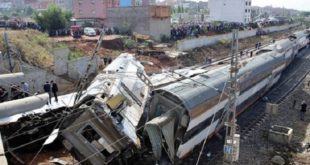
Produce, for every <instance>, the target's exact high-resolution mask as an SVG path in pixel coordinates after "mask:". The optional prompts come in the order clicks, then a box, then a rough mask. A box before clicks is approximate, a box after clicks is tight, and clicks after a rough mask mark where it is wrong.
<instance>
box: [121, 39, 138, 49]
mask: <svg viewBox="0 0 310 165" xmlns="http://www.w3.org/2000/svg"><path fill="white" fill-rule="evenodd" d="M123 43H124V46H125V48H127V49H132V48H134V47H135V46H136V42H135V40H133V39H131V38H129V37H124V38H123Z"/></svg>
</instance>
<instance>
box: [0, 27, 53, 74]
mask: <svg viewBox="0 0 310 165" xmlns="http://www.w3.org/2000/svg"><path fill="white" fill-rule="evenodd" d="M7 33H8V35H9V40H10V42H11V43H12V48H13V49H15V50H18V52H20V54H21V58H22V59H23V60H24V61H26V62H28V63H30V64H33V65H35V66H38V67H41V68H49V67H50V66H51V65H52V64H53V56H52V53H51V52H52V50H53V46H55V44H52V42H51V41H50V39H49V38H48V36H47V35H46V34H44V33H41V32H38V31H36V30H25V31H7ZM3 44H4V43H3V31H2V32H0V47H2V48H3Z"/></svg>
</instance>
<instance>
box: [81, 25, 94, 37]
mask: <svg viewBox="0 0 310 165" xmlns="http://www.w3.org/2000/svg"><path fill="white" fill-rule="evenodd" d="M84 34H85V35H86V36H96V31H95V29H94V28H91V27H86V28H84Z"/></svg>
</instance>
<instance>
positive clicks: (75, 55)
mask: <svg viewBox="0 0 310 165" xmlns="http://www.w3.org/2000/svg"><path fill="white" fill-rule="evenodd" d="M83 56H84V53H83V52H82V51H81V50H79V49H76V48H75V49H70V54H69V60H70V61H71V60H75V59H78V58H81V57H83Z"/></svg>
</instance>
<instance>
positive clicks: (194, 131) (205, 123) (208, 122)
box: [183, 115, 214, 143]
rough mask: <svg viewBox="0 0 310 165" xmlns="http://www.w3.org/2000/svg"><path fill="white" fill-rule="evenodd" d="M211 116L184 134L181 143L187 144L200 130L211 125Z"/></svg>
mask: <svg viewBox="0 0 310 165" xmlns="http://www.w3.org/2000/svg"><path fill="white" fill-rule="evenodd" d="M213 116H214V115H212V116H210V117H208V118H207V119H206V120H204V121H202V122H201V123H200V124H198V125H197V126H196V127H194V128H192V129H191V130H189V131H188V132H186V133H185V136H184V138H183V143H185V142H187V141H188V140H190V139H191V138H193V137H194V136H196V135H198V134H199V133H200V132H201V131H202V130H204V129H206V128H207V127H209V126H210V125H211V122H212V119H213Z"/></svg>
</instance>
